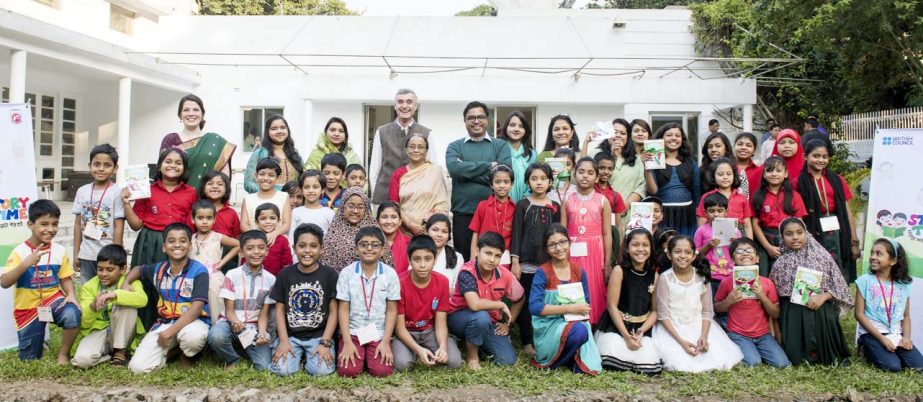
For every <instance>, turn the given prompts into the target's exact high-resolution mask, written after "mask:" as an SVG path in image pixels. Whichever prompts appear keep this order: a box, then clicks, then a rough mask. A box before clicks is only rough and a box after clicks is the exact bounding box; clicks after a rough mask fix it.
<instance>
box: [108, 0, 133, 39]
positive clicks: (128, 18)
mask: <svg viewBox="0 0 923 402" xmlns="http://www.w3.org/2000/svg"><path fill="white" fill-rule="evenodd" d="M134 22H135V13H133V12H131V11H128V10H126V9H124V8H122V7H119V6H116V5H112V4H110V5H109V28H110V29H112V30H115V31H119V32H121V33H124V34H126V35H131V34H132V31H133V28H134Z"/></svg>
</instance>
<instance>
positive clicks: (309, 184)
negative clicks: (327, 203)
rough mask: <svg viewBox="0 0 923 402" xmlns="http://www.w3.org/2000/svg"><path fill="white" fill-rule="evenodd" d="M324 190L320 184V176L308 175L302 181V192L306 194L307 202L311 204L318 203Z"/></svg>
mask: <svg viewBox="0 0 923 402" xmlns="http://www.w3.org/2000/svg"><path fill="white" fill-rule="evenodd" d="M322 191H324V188H323V187H322V186H321V184H320V177H319V176H310V177H306V178H305V179H304V181H302V182H301V194H303V195H304V201H305V203H307V204H309V205H314V204H317V202H318V200H320V194H321V192H322Z"/></svg>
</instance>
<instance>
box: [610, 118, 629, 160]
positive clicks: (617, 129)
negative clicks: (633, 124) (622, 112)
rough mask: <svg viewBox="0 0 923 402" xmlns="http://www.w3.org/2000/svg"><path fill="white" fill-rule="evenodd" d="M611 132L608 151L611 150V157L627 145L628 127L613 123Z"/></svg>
mask: <svg viewBox="0 0 923 402" xmlns="http://www.w3.org/2000/svg"><path fill="white" fill-rule="evenodd" d="M612 130H613V134H614V135H613V137H612V138H610V139H609V149H610V150H612V154H613V155H618V153H619V152H621V150H622V147H624V146H625V144H627V143H628V127H625V126H623V125H622V124H621V123H615V124H613V125H612Z"/></svg>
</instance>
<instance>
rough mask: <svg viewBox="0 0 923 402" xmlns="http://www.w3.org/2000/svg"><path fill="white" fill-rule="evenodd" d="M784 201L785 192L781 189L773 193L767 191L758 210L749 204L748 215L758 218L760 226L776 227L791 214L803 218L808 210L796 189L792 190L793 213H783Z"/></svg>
mask: <svg viewBox="0 0 923 402" xmlns="http://www.w3.org/2000/svg"><path fill="white" fill-rule="evenodd" d="M784 201H785V193H783V192H782V191H779V192H778V193H777V194H773V193H772V191H767V192H766V199H765V200H763V205H762V206H761V207H760V208H759V210H756V209H755V208H753V206H752V205H751V206H750V215H751V216H753V217H757V218H759V222H760V227H763V228H771V229H778V228H779V225H781V224H782V221H784V220H785V218H790V217H792V216H794V217H797V218H804V217H805V215H807V214H808V210H807V209H806V208H805V207H804V201H802V200H801V194H798V192H797V191H792V206H793V207H795V214H794V215H788V214H786V213H785V210H784V209H783V202H784Z"/></svg>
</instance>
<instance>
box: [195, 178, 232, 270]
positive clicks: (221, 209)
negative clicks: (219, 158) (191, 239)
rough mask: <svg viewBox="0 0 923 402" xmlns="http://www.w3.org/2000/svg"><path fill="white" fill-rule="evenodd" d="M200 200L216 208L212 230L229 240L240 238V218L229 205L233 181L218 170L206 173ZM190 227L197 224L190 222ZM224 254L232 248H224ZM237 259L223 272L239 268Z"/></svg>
mask: <svg viewBox="0 0 923 402" xmlns="http://www.w3.org/2000/svg"><path fill="white" fill-rule="evenodd" d="M199 199H200V200H208V201H211V202H212V204H213V205H214V206H215V223H213V224H212V230H213V231H215V232H218V233H221V234H222V235H225V236H227V237H229V238H232V239H236V238H238V237H240V216H239V215H237V211H235V210H234V208H231V205H230V203H229V201H230V199H231V179H230V178H228V176H227V175H226V174H224V173H221V172H219V171H217V170H211V171H208V172H206V173H205V174H204V175H203V176H202V184H200V185H199ZM190 226H191V227H195V223H193V222H192V221H190ZM223 251H224V253H225V254H227V253H229V252H230V251H231V247H224V250H223ZM237 263H238V261H237V259H236V258H232V259H230V260H228V262H227V263H225V264H224V265H222V266H221V272H227V271H229V270H231V269H232V268H236V267H237Z"/></svg>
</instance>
